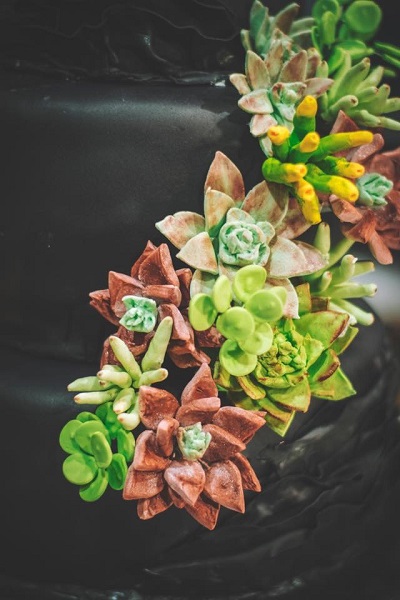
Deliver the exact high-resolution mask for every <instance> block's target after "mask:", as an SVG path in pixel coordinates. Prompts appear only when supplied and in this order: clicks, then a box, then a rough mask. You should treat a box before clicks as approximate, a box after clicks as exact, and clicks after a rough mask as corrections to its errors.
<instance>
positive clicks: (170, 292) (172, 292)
mask: <svg viewBox="0 0 400 600" xmlns="http://www.w3.org/2000/svg"><path fill="white" fill-rule="evenodd" d="M141 295H142V296H146V298H151V299H152V300H154V301H155V302H157V304H165V303H168V304H174V305H175V306H179V305H180V303H181V302H182V294H181V292H180V289H179V288H178V287H177V286H176V285H147V286H146V287H145V289H144V290H143V293H142V294H141Z"/></svg>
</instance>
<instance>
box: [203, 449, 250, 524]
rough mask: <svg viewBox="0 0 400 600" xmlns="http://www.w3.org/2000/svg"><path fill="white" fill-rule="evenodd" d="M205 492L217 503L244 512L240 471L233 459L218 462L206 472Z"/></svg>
mask: <svg viewBox="0 0 400 600" xmlns="http://www.w3.org/2000/svg"><path fill="white" fill-rule="evenodd" d="M204 493H205V494H207V496H209V497H210V498H211V500H214V502H216V503H217V504H221V505H222V506H225V507H226V508H230V509H231V510H236V511H237V512H240V513H244V495H243V486H242V478H241V475H240V471H239V469H238V468H237V466H236V465H234V464H233V463H232V462H231V461H229V460H225V461H221V462H216V463H214V464H212V465H211V467H210V468H209V469H208V470H207V472H206V483H205V486H204Z"/></svg>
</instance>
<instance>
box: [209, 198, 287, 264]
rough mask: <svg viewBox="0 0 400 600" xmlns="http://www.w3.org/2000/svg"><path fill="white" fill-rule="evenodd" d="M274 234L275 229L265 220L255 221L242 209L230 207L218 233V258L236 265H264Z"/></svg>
mask: <svg viewBox="0 0 400 600" xmlns="http://www.w3.org/2000/svg"><path fill="white" fill-rule="evenodd" d="M274 235H275V230H274V228H273V227H272V225H271V224H270V223H268V222H267V221H264V222H261V223H255V222H254V219H252V217H250V215H248V214H247V213H246V212H244V211H243V210H240V209H233V208H231V209H230V210H229V211H228V213H227V215H226V223H225V225H223V226H222V228H221V231H220V233H219V258H220V259H221V261H222V262H223V263H226V264H227V265H235V266H238V267H244V266H246V265H251V264H254V265H265V264H266V263H267V261H268V258H269V255H270V248H269V242H270V241H271V240H272V238H273V237H274Z"/></svg>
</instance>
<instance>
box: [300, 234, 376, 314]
mask: <svg viewBox="0 0 400 600" xmlns="http://www.w3.org/2000/svg"><path fill="white" fill-rule="evenodd" d="M314 244H315V246H316V247H317V248H319V249H320V251H321V252H322V253H324V255H326V257H327V265H326V266H325V267H324V268H323V269H321V271H319V272H317V273H313V274H312V275H311V276H306V277H305V279H306V280H307V281H308V282H309V284H310V291H311V295H312V297H313V300H314V301H316V303H317V304H318V306H319V307H324V308H328V309H330V310H335V311H342V312H345V313H347V314H348V315H349V317H350V323H351V324H354V323H360V325H371V324H372V323H373V321H374V316H373V314H372V313H370V312H367V311H365V310H363V309H361V308H360V307H359V306H357V305H356V304H354V303H353V302H351V301H350V300H353V299H355V298H365V297H371V296H374V294H375V293H376V290H377V286H376V285H375V284H373V283H365V284H363V283H357V282H354V281H353V278H354V277H358V276H360V275H364V274H366V273H370V272H371V271H373V270H374V264H373V263H372V262H371V261H362V262H358V261H357V258H356V257H355V256H353V255H351V254H347V252H348V251H349V249H350V248H351V246H352V245H353V244H354V241H353V240H351V239H348V238H343V239H342V240H341V241H340V242H338V243H337V244H336V246H334V247H333V248H331V241H330V228H329V225H328V224H327V223H321V224H320V225H319V227H318V230H317V234H316V238H315V240H314Z"/></svg>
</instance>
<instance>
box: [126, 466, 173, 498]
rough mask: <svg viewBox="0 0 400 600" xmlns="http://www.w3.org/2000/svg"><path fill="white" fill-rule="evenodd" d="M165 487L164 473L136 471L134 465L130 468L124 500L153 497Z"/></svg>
mask: <svg viewBox="0 0 400 600" xmlns="http://www.w3.org/2000/svg"><path fill="white" fill-rule="evenodd" d="M163 488H164V480H163V476H162V473H152V472H151V471H150V472H147V471H136V469H134V467H133V465H131V466H130V467H129V469H128V474H127V476H126V481H125V486H124V490H123V494H122V495H123V498H124V500H140V499H142V498H152V497H153V496H155V495H156V494H159V493H160V492H161V491H162V489H163Z"/></svg>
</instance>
